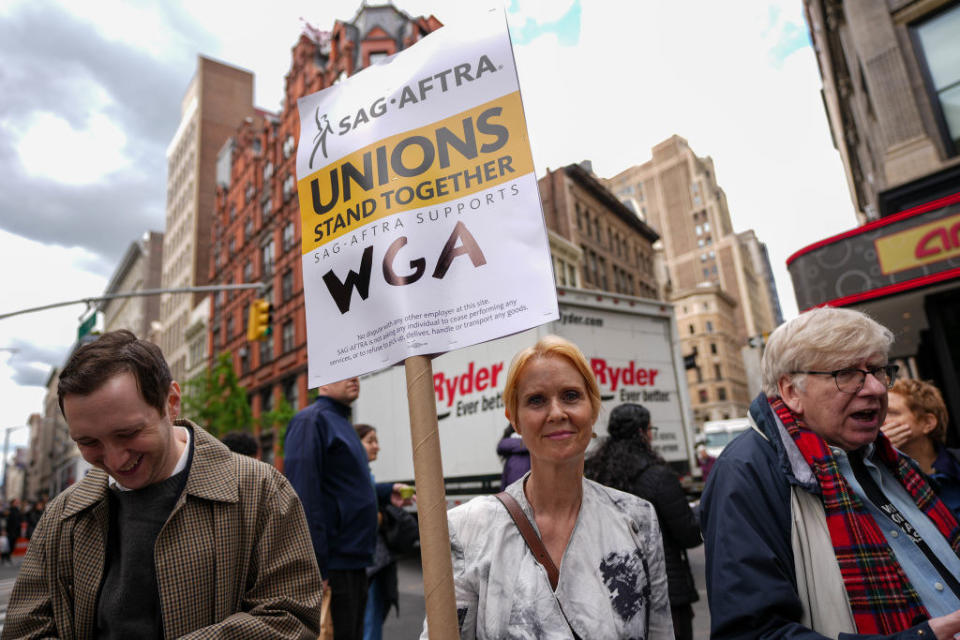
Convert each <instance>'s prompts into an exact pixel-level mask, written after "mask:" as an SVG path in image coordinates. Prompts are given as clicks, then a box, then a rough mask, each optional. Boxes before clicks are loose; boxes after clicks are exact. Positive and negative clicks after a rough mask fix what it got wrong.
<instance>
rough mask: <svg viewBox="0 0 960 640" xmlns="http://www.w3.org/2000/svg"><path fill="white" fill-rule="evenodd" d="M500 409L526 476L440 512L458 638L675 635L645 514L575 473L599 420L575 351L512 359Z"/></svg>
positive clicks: (541, 345) (640, 639) (529, 352)
mask: <svg viewBox="0 0 960 640" xmlns="http://www.w3.org/2000/svg"><path fill="white" fill-rule="evenodd" d="M503 401H504V405H505V406H506V410H505V413H506V416H507V419H508V420H509V421H510V423H511V424H512V425H513V428H514V429H515V430H516V432H517V433H519V434H520V436H521V437H522V438H523V441H524V442H525V443H526V445H527V449H528V450H529V452H530V472H529V473H528V474H527V475H526V476H524V478H522V479H521V480H520V481H518V482H514V483H513V484H511V485H509V486H508V487H507V488H506V490H505V491H504V492H502V493H501V494H498V496H481V497H478V498H474V499H473V500H470V501H469V502H467V503H466V504H463V505H460V506H458V507H455V508H454V509H452V510H450V511H449V512H448V514H447V515H448V519H449V525H450V546H451V551H452V556H453V579H454V586H455V590H456V606H457V617H458V621H459V624H460V637H461V639H462V640H473V639H474V638H534V637H536V638H574V639H583V640H613V639H620V638H632V639H637V640H653V639H657V640H668V639H672V638H673V625H672V622H671V619H670V601H669V597H668V593H667V575H666V569H665V567H664V559H663V546H662V543H661V538H660V530H659V528H658V527H657V517H656V513H655V512H654V509H653V506H652V505H651V504H650V503H649V502H647V501H645V500H642V499H640V498H638V497H636V496H632V495H630V494H627V493H623V492H621V491H617V490H616V489H611V488H608V487H604V486H602V485H600V484H597V483H596V482H593V481H592V480H587V479H585V478H584V477H583V466H584V452H585V451H586V449H587V445H588V444H590V441H591V438H592V436H593V425H594V423H595V422H596V420H597V416H598V415H599V413H600V389H599V387H598V386H597V381H596V378H595V377H594V375H593V372H592V371H591V370H590V365H589V363H588V362H587V360H586V358H585V357H584V356H583V353H582V352H581V351H580V349H579V348H577V346H576V345H574V344H573V343H571V342H569V341H567V340H565V339H563V338H560V337H558V336H545V337H544V338H542V339H541V340H540V341H539V342H537V343H536V345H534V346H533V347H529V348H527V349H524V350H522V351H520V353H518V354H517V355H516V356H515V357H514V358H513V362H512V363H511V364H510V370H509V372H508V373H507V381H506V386H505V388H504V392H503ZM508 505H509V506H508ZM511 508H512V509H513V510H514V511H513V513H515V514H516V516H515V517H516V518H517V520H514V516H511V511H509V509H511ZM531 522H532V523H535V526H536V530H534V529H533V525H532V524H531ZM519 525H526V526H527V527H529V529H530V535H531V541H530V542H529V543H528V542H526V541H525V540H524V538H523V537H522V535H521V529H520V528H519ZM538 546H539V547H541V548H542V552H543V554H544V556H543V557H542V559H541V560H538V559H537V557H536V556H534V554H533V552H532V548H534V547H538ZM428 637H429V636H428V632H427V628H426V624H424V630H423V634H422V635H421V638H422V639H424V640H425V639H426V638H428Z"/></svg>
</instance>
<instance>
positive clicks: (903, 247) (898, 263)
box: [874, 214, 960, 275]
mask: <svg viewBox="0 0 960 640" xmlns="http://www.w3.org/2000/svg"><path fill="white" fill-rule="evenodd" d="M874 246H875V247H876V249H877V260H878V261H879V263H880V269H881V271H883V274H884V275H889V274H891V273H897V272H898V271H906V270H907V269H913V268H916V267H922V266H923V265H926V264H930V263H932V262H939V261H941V260H946V259H947V258H955V257H957V256H960V214H956V215H953V216H950V217H948V218H941V219H940V220H936V221H934V222H930V223H927V224H923V225H920V226H919V227H913V228H912V229H907V230H906V231H900V232H899V233H892V234H890V235H889V236H886V237H883V238H877V239H876V240H875V241H874Z"/></svg>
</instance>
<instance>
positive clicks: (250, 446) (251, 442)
mask: <svg viewBox="0 0 960 640" xmlns="http://www.w3.org/2000/svg"><path fill="white" fill-rule="evenodd" d="M220 442H222V443H223V444H225V445H227V449H230V451H233V452H234V453H239V454H240V455H243V456H250V457H251V458H256V457H258V456H259V455H260V443H259V442H257V439H256V438H254V437H253V434H251V433H247V432H246V431H231V432H230V433H228V434H227V435H225V436H223V437H222V438H220Z"/></svg>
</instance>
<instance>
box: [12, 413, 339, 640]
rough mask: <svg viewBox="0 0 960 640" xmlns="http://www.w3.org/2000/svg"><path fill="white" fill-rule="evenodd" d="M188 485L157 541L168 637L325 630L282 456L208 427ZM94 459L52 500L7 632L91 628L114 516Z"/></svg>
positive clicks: (84, 631)
mask: <svg viewBox="0 0 960 640" xmlns="http://www.w3.org/2000/svg"><path fill="white" fill-rule="evenodd" d="M177 424H178V425H179V426H183V427H187V428H189V429H190V430H191V431H192V432H193V436H194V447H195V448H194V454H193V462H192V464H191V467H190V471H189V477H188V479H187V483H186V486H185V488H184V491H183V494H182V495H181V496H180V498H179V499H178V501H177V503H176V505H175V506H174V509H173V512H172V513H171V514H170V517H169V519H168V520H167V522H166V524H165V525H164V526H163V529H162V530H161V531H160V535H159V536H158V538H157V542H156V547H155V549H154V558H155V562H156V570H157V582H158V584H159V590H160V601H161V606H162V615H163V631H164V636H165V637H167V638H182V637H189V638H215V637H216V638H220V637H231V638H251V639H252V638H271V639H272V638H316V637H317V633H318V630H319V627H320V591H321V583H320V572H319V570H318V569H317V562H316V558H315V557H314V553H313V545H312V544H311V542H310V534H309V532H308V530H307V523H306V519H305V517H304V515H303V508H302V507H301V505H300V501H299V499H298V498H297V496H296V493H294V491H293V489H292V488H291V487H290V484H289V483H288V482H287V480H286V479H285V478H284V477H283V475H281V474H280V473H279V472H278V471H277V470H276V469H274V468H273V467H271V466H269V465H266V464H263V463H262V462H258V461H256V460H253V459H251V458H248V457H246V456H240V455H236V454H233V453H231V452H230V451H229V450H228V449H227V448H226V447H225V446H224V445H223V444H221V443H220V442H219V441H218V440H216V439H215V438H214V437H213V436H211V435H209V434H208V433H207V432H205V431H204V430H203V429H201V428H199V427H197V426H196V425H194V424H193V423H191V422H189V421H186V420H179V421H177ZM108 505H109V501H108V500H107V475H106V473H104V472H103V471H101V470H99V469H94V470H92V471H90V473H89V474H88V475H87V476H86V477H85V478H84V479H83V480H81V481H80V482H79V483H77V484H76V485H74V486H73V487H71V488H70V489H68V490H67V491H65V492H63V493H62V494H60V495H59V496H57V498H56V499H55V500H53V501H52V502H51V503H50V505H49V506H48V507H47V510H46V512H45V514H44V516H43V518H42V519H41V520H40V523H39V524H38V526H37V529H36V531H35V532H34V535H33V538H32V539H31V540H30V546H29V549H28V550H27V555H26V557H25V558H24V561H23V566H22V568H21V570H20V575H19V577H18V578H17V582H16V584H15V585H14V588H13V593H12V594H11V597H10V604H9V608H8V610H7V618H6V624H5V626H4V628H3V638H4V640H5V639H7V638H50V637H57V638H77V639H87V638H92V637H93V636H94V632H95V628H94V621H95V616H96V606H97V596H98V594H99V591H100V583H101V581H102V579H103V569H104V558H105V546H106V540H107V527H108V524H109V517H108V512H107V510H108Z"/></svg>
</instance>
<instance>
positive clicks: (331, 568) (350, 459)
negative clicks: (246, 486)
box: [284, 378, 405, 640]
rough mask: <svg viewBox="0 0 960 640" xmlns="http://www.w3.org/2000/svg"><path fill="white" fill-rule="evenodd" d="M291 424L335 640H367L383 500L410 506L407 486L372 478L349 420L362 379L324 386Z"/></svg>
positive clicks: (296, 472)
mask: <svg viewBox="0 0 960 640" xmlns="http://www.w3.org/2000/svg"><path fill="white" fill-rule="evenodd" d="M317 392H318V396H317V399H316V400H315V401H314V402H313V404H311V405H310V406H308V407H306V408H304V409H302V410H300V411H299V412H298V413H297V414H296V415H295V416H294V417H293V419H292V420H291V421H290V425H289V426H288V427H287V436H286V444H285V446H284V450H285V452H286V456H285V458H284V472H285V473H286V474H287V478H289V480H290V484H292V485H293V488H294V489H296V491H297V494H298V495H299V496H300V499H301V500H302V501H303V506H304V509H305V510H306V513H307V522H308V523H309V525H310V536H311V539H312V540H313V550H314V553H315V555H316V559H317V564H318V565H319V566H320V573H321V574H322V576H323V585H324V597H328V596H329V597H330V612H331V618H332V622H333V633H334V639H335V640H362V638H363V616H364V611H365V609H366V606H367V588H368V585H367V571H366V569H367V567H369V566H370V565H371V564H373V554H374V551H375V550H376V546H377V511H378V502H379V503H385V502H387V501H390V502H393V503H394V504H396V505H398V506H403V504H404V503H405V500H404V498H402V497H401V495H400V489H401V488H402V485H400V484H396V485H393V484H388V483H384V484H378V485H376V487H374V486H373V485H372V483H371V481H370V469H369V465H368V461H367V452H366V450H365V449H364V448H363V444H362V443H361V442H360V438H358V437H357V432H356V431H354V428H353V426H352V425H351V424H350V421H349V419H348V417H349V415H350V404H351V403H352V402H353V401H354V400H356V399H357V397H358V396H359V395H360V381H359V380H358V379H357V378H347V379H346V380H341V381H340V382H331V383H329V384H325V385H321V386H320V387H318V388H317Z"/></svg>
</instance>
